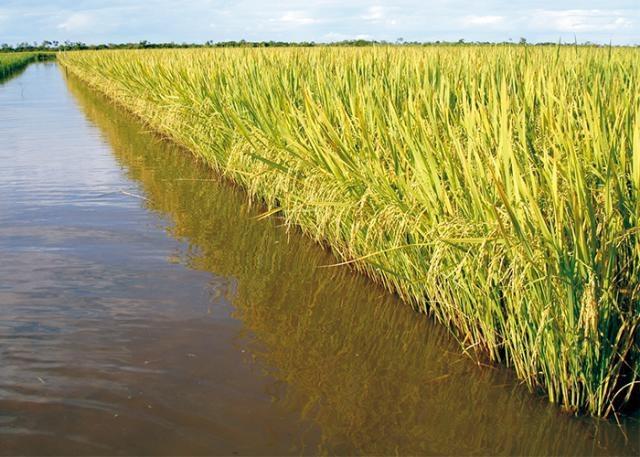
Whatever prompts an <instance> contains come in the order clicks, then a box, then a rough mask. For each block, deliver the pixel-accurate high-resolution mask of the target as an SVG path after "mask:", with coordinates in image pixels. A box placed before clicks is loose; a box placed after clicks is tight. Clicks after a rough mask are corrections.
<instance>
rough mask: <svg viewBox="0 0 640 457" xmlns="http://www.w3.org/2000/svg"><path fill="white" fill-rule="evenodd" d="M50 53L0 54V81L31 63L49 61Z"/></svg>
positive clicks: (51, 55)
mask: <svg viewBox="0 0 640 457" xmlns="http://www.w3.org/2000/svg"><path fill="white" fill-rule="evenodd" d="M53 57H54V54H52V53H38V52H16V53H0V81H2V80H4V79H7V78H8V77H9V76H11V75H12V74H14V73H16V72H18V71H20V70H22V69H23V68H25V67H26V66H27V65H29V64H30V63H31V62H35V61H37V60H50V59H52V58H53Z"/></svg>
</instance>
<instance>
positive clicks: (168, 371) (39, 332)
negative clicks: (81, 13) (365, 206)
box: [0, 63, 640, 455]
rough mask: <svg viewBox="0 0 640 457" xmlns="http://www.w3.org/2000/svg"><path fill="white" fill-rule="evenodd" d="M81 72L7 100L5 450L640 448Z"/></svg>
mask: <svg viewBox="0 0 640 457" xmlns="http://www.w3.org/2000/svg"><path fill="white" fill-rule="evenodd" d="M260 214H261V208H260V207H259V206H257V205H255V204H254V205H251V204H249V202H248V200H247V197H246V195H245V194H243V192H242V191H240V190H238V189H236V188H234V187H232V186H230V185H229V184H227V183H225V182H224V181H222V180H220V179H219V178H218V177H216V175H215V174H214V173H212V172H211V171H210V170H208V169H207V168H206V167H204V166H202V165H201V164H198V163H197V162H196V161H195V160H194V159H193V158H192V157H191V156H189V155H188V154H187V153H185V151H182V150H179V149H178V148H176V147H174V146H171V145H168V144H166V143H163V142H162V141H160V140H159V139H158V138H157V137H155V136H154V135H152V134H150V133H149V132H147V131H146V129H145V128H144V126H141V125H140V124H139V123H138V122H137V121H135V120H134V119H132V118H131V117H129V116H128V115H126V114H124V113H122V112H121V111H119V110H118V109H116V108H114V107H113V106H111V105H109V104H108V103H105V101H104V100H103V99H101V98H100V97H98V96H96V95H94V94H92V93H90V92H89V91H88V90H87V89H86V88H84V87H83V86H82V85H81V84H80V83H78V82H77V81H74V80H71V79H67V78H65V76H64V74H63V72H62V71H61V70H60V69H59V68H58V67H57V66H56V65H55V64H53V63H41V64H35V65H32V66H30V67H28V68H27V69H26V70H25V71H24V72H23V73H22V74H20V75H19V76H17V77H15V78H13V79H11V80H9V81H7V82H5V83H4V84H3V85H0V259H1V262H0V454H3V455H13V454H65V455H70V454H91V455H143V454H164V455H198V454H200V455H205V454H207V455H210V454H225V455H247V454H270V455H273V454H294V455H299V454H317V453H328V454H477V455H484V454H519V455H522V454H530V455H547V454H564V455H587V454H597V455H621V454H627V455H637V454H640V426H639V423H638V419H637V418H628V419H626V420H625V421H623V423H622V426H620V427H618V426H617V425H615V423H613V422H611V421H602V420H595V419H588V418H575V417H571V416H568V415H565V414H563V413H562V412H560V411H559V410H558V408H556V407H555V406H553V405H549V404H547V403H546V401H545V400H544V399H543V398H541V397H538V396H536V395H531V394H530V393H529V392H528V391H527V390H526V389H525V388H524V387H522V386H520V385H518V383H517V381H516V380H515V378H514V377H513V376H512V374H511V372H510V371H509V370H506V369H502V368H498V367H491V366H485V365H482V364H481V365H479V364H478V363H476V362H474V361H473V360H472V359H471V358H470V357H468V356H465V355H463V354H461V353H460V350H459V345H458V344H457V343H456V342H455V341H454V340H453V339H452V338H451V337H450V336H449V335H448V334H447V333H446V332H444V331H443V330H442V329H441V328H440V327H439V326H438V325H436V324H434V323H432V322H430V321H429V319H426V318H424V317H422V316H418V315H416V314H415V313H413V312H412V311H411V310H410V309H409V308H408V307H407V306H406V305H403V304H402V303H400V302H399V301H398V300H397V299H396V298H395V297H394V296H392V295H390V294H388V293H386V292H385V291H384V290H382V289H380V288H378V287H376V286H373V285H372V284H371V283H370V282H369V281H368V280H366V279H364V278H362V277H360V276H358V275H356V274H354V273H352V272H351V271H349V270H348V269H347V268H320V267H322V266H326V265H328V264H331V263H333V262H335V260H334V259H333V258H332V257H331V255H330V254H329V253H327V252H326V251H324V250H323V249H321V248H320V247H319V246H318V245H316V244H314V243H313V242H311V241H309V240H307V239H306V238H304V237H302V236H300V235H299V234H298V233H295V231H294V232H290V233H287V231H286V230H285V229H284V228H283V227H282V226H281V224H282V221H281V220H279V219H278V218H266V219H265V218H260V217H259V216H260Z"/></svg>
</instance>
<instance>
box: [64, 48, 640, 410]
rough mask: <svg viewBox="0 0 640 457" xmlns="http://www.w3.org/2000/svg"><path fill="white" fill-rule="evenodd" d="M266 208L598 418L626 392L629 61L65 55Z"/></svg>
mask: <svg viewBox="0 0 640 457" xmlns="http://www.w3.org/2000/svg"><path fill="white" fill-rule="evenodd" d="M59 60H60V62H61V63H62V65H63V66H64V68H65V69H66V70H67V71H68V72H70V73H72V74H74V75H76V76H77V77H78V78H80V79H81V80H83V81H85V82H86V83H87V84H89V85H90V86H92V87H94V88H95V89H97V90H98V91H100V92H103V93H104V94H106V95H107V96H108V97H110V98H111V99H112V100H114V101H115V102H117V103H118V104H120V105H122V106H124V107H125V108H126V109H128V110H130V111H131V112H133V113H135V114H136V115H137V116H139V117H140V118H141V119H142V120H143V121H144V122H146V123H147V124H148V125H149V126H150V127H152V128H153V129H155V130H157V131H158V132H160V133H162V134H163V135H165V136H167V137H169V138H171V139H172V140H174V141H176V142H177V143H179V144H181V145H183V146H185V147H187V148H188V149H190V150H191V151H193V153H194V154H195V155H196V156H198V157H200V158H202V159H204V160H205V161H206V162H208V163H209V164H210V165H211V166H212V167H214V168H215V169H217V170H219V171H220V172H221V173H223V174H225V175H226V176H228V177H229V178H231V179H232V180H234V181H236V182H238V183H239V184H241V185H243V186H244V187H245V188H246V189H247V190H248V192H250V193H251V195H253V196H255V197H256V198H259V199H262V200H263V201H264V202H266V204H267V205H268V206H269V208H270V213H272V212H278V211H281V212H282V213H283V214H284V215H285V216H286V220H287V222H288V223H289V224H291V225H295V226H298V227H300V228H301V229H302V230H303V231H304V232H306V233H307V234H308V235H310V236H311V237H313V238H314V239H316V240H318V241H320V242H323V243H325V244H326V245H328V246H330V247H331V248H332V250H333V251H334V253H335V255H336V256H337V257H338V258H339V259H340V262H339V263H340V264H350V265H352V266H354V267H355V268H358V269H359V270H361V271H363V272H365V273H367V274H368V275H369V276H370V277H371V278H373V279H374V280H376V281H379V282H381V283H382V284H384V285H385V286H386V287H388V288H389V289H390V290H393V291H395V292H397V293H398V294H399V295H400V296H401V297H402V298H403V299H404V300H405V301H407V302H408V303H410V304H411V305H412V306H414V307H415V308H416V309H418V310H421V311H423V312H425V313H429V314H430V315H432V316H434V317H435V318H437V319H438V320H439V321H440V322H442V323H443V324H444V325H445V326H446V327H448V328H449V329H450V330H451V332H452V333H453V334H454V335H455V336H456V338H457V339H458V340H459V342H460V344H461V345H462V347H463V348H464V350H466V351H469V352H474V353H476V354H481V355H486V356H487V357H489V358H490V359H491V360H493V361H498V362H503V363H505V364H507V365H509V366H512V367H513V369H514V370H515V372H516V373H517V375H518V376H519V377H520V378H521V379H522V380H523V381H524V382H525V383H526V384H527V385H528V386H530V387H531V388H532V389H543V390H544V391H545V392H546V394H547V395H548V397H549V399H550V400H551V401H553V402H557V403H559V404H561V405H563V406H564V407H565V408H566V409H568V410H571V411H576V412H578V411H584V412H588V413H590V414H594V415H600V416H607V415H610V414H612V413H617V412H620V411H623V410H624V409H625V406H627V407H628V406H629V405H632V404H633V403H634V402H635V401H637V399H638V390H637V389H636V387H637V386H638V384H639V383H640V357H639V353H640V342H639V337H638V333H639V332H638V326H639V325H640V280H639V278H640V265H639V262H638V260H639V255H640V245H639V243H638V236H639V234H638V232H639V231H640V229H639V226H638V218H639V217H640V91H638V89H637V87H639V84H640V52H639V51H638V50H636V49H633V48H596V47H577V46H576V47H535V48H531V47H527V46H520V47H515V46H483V47H480V46H468V47H453V48H452V47H436V46H434V47H424V48H417V47H416V48H410V47H407V48H397V47H391V48H374V49H369V48H368V49H349V48H339V49H338V48H320V49H295V48H293V49H275V50H274V49H224V50H222V49H220V50H162V51H156V50H153V51H151V50H145V51H107V52H102V51H100V52H80V53H74V52H72V53H65V54H63V55H61V56H60V57H59Z"/></svg>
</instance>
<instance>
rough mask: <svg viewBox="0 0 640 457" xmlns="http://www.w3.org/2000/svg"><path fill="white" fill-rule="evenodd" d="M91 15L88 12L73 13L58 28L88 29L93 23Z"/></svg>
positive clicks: (73, 30) (70, 29) (69, 30)
mask: <svg viewBox="0 0 640 457" xmlns="http://www.w3.org/2000/svg"><path fill="white" fill-rule="evenodd" d="M93 22H94V21H93V16H92V15H91V14H89V13H73V14H72V15H71V16H69V17H68V18H67V20H66V21H64V22H62V23H60V24H58V28H59V29H62V30H66V31H68V32H76V31H82V30H88V29H89V27H91V25H93Z"/></svg>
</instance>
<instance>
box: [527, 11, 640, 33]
mask: <svg viewBox="0 0 640 457" xmlns="http://www.w3.org/2000/svg"><path fill="white" fill-rule="evenodd" d="M531 25H532V26H533V27H539V28H545V29H551V30H557V31H559V32H599V31H607V30H608V31H611V30H619V29H625V28H631V27H632V26H633V21H632V20H631V19H630V18H629V17H627V16H625V14H624V13H623V12H622V11H615V10H614V11H604V10H597V9H593V10H577V9H576V10H560V11H553V10H538V11H536V12H535V13H534V15H533V17H532V19H531Z"/></svg>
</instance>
